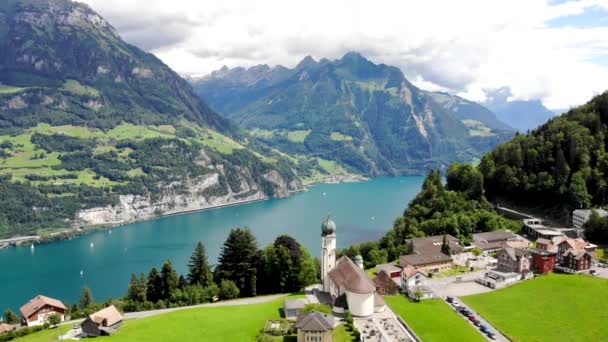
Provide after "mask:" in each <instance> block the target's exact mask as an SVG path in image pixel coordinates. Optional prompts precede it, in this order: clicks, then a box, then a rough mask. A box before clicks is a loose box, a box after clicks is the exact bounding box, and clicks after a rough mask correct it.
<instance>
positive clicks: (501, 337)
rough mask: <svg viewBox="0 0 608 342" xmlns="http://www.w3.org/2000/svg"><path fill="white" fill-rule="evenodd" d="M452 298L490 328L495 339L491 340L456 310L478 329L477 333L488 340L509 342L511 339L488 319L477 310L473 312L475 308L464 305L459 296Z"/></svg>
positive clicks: (465, 318)
mask: <svg viewBox="0 0 608 342" xmlns="http://www.w3.org/2000/svg"><path fill="white" fill-rule="evenodd" d="M454 300H456V301H458V303H460V306H464V307H465V308H467V309H469V311H471V312H472V313H473V315H475V317H477V319H479V320H480V321H481V324H484V325H486V326H488V328H490V330H492V331H493V332H494V333H495V334H496V339H495V340H491V339H490V338H489V337H488V335H486V334H484V333H482V332H481V331H480V330H479V328H477V327H476V326H475V324H473V322H471V320H469V319H468V318H467V317H464V316H463V315H462V314H461V313H460V312H457V313H458V315H459V316H460V317H462V319H464V320H466V321H467V322H469V324H470V325H472V326H473V328H475V329H477V330H478V331H479V333H480V334H482V335H483V336H484V337H485V338H486V339H487V340H489V341H499V342H510V341H511V340H509V339H508V338H507V337H506V336H504V335H503V334H502V333H501V332H500V331H499V330H498V329H496V327H494V326H493V325H492V324H490V323H489V322H488V321H486V320H485V319H484V318H483V317H482V316H480V315H479V314H478V313H477V312H475V310H473V309H472V308H471V307H469V306H468V305H466V304H465V303H463V302H462V300H460V298H459V297H454ZM448 305H449V304H448ZM450 306H451V305H450ZM452 308H454V307H453V306H452Z"/></svg>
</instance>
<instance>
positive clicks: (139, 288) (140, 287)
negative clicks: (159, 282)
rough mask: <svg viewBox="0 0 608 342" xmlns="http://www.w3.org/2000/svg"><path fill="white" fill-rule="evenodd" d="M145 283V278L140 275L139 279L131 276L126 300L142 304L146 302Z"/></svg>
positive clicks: (133, 274) (133, 275)
mask: <svg viewBox="0 0 608 342" xmlns="http://www.w3.org/2000/svg"><path fill="white" fill-rule="evenodd" d="M146 293H147V283H146V276H145V275H144V274H143V273H142V274H141V276H140V278H137V275H136V274H135V273H132V274H131V281H130V283H129V290H128V293H127V299H129V300H131V301H134V302H137V303H143V302H145V301H146Z"/></svg>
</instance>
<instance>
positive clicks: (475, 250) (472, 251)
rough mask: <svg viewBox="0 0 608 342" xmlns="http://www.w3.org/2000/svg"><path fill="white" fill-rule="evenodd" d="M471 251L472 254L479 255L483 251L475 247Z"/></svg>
mask: <svg viewBox="0 0 608 342" xmlns="http://www.w3.org/2000/svg"><path fill="white" fill-rule="evenodd" d="M471 253H473V255H474V256H480V255H481V254H482V253H483V251H482V250H481V249H480V248H478V247H475V248H473V249H472V250H471Z"/></svg>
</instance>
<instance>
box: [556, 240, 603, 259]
mask: <svg viewBox="0 0 608 342" xmlns="http://www.w3.org/2000/svg"><path fill="white" fill-rule="evenodd" d="M596 248H597V246H596V245H594V244H589V243H587V241H585V240H583V239H581V238H577V239H564V240H563V241H562V242H560V243H559V244H558V245H557V262H558V263H561V262H562V260H563V258H564V255H565V253H566V252H567V251H568V250H570V249H572V250H574V251H580V250H584V251H586V252H588V253H589V254H591V256H592V257H593V256H595V249H596Z"/></svg>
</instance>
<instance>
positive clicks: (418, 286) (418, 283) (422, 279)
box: [401, 265, 433, 299]
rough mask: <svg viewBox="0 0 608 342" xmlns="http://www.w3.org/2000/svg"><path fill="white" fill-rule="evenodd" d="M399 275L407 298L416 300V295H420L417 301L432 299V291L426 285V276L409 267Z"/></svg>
mask: <svg viewBox="0 0 608 342" xmlns="http://www.w3.org/2000/svg"><path fill="white" fill-rule="evenodd" d="M401 274H402V282H403V289H404V290H405V293H407V295H408V297H410V298H416V293H420V294H421V297H420V298H419V299H427V298H433V291H432V290H431V288H430V287H428V286H427V285H426V280H427V276H426V274H424V272H422V271H420V270H419V269H417V268H416V267H414V266H411V265H410V266H407V267H405V268H404V269H403V272H402V273H401Z"/></svg>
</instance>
